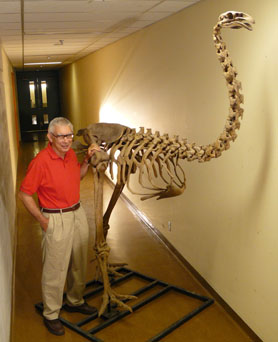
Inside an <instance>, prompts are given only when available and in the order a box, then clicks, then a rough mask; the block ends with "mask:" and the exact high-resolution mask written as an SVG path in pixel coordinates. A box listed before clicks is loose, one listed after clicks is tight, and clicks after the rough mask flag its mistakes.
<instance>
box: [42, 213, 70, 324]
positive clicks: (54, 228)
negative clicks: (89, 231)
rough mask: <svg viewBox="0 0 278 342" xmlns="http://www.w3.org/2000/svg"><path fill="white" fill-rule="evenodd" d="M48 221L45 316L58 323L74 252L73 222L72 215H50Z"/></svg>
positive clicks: (45, 241) (45, 263) (43, 288)
mask: <svg viewBox="0 0 278 342" xmlns="http://www.w3.org/2000/svg"><path fill="white" fill-rule="evenodd" d="M45 215H46V214H45ZM46 216H48V215H46ZM49 218H50V220H49V226H48V229H47V231H46V233H43V240H42V251H43V271H42V295H43V305H44V310H43V316H44V317H45V318H46V319H47V320H55V319H58V317H59V312H60V309H61V306H62V304H63V291H64V286H65V281H66V276H67V270H68V265H69V260H70V256H71V249H72V241H73V229H74V228H73V222H74V220H73V212H70V213H65V214H50V215H49Z"/></svg>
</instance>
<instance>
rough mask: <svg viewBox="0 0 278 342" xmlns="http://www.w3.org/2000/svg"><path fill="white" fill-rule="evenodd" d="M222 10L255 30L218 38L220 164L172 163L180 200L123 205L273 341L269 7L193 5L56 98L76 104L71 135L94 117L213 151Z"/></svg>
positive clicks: (93, 66)
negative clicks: (237, 89)
mask: <svg viewBox="0 0 278 342" xmlns="http://www.w3.org/2000/svg"><path fill="white" fill-rule="evenodd" d="M227 10H240V11H245V12H247V13H249V14H251V15H252V16H253V17H254V18H255V19H256V25H255V29H254V31H253V32H248V31H247V30H227V31H225V32H224V33H223V36H224V39H225V40H226V41H227V44H228V49H229V50H230V52H231V56H232V59H233V61H234V64H235V66H236V67H237V69H238V72H239V79H240V80H241V81H242V83H243V93H244V95H245V102H246V104H245V106H244V107H245V115H244V120H243V122H242V126H241V129H240V131H239V137H238V139H237V140H236V142H235V143H233V144H232V147H231V150H229V151H227V152H225V153H224V154H223V156H222V157H221V158H219V159H216V160H212V161H211V162H209V163H205V164H198V163H196V162H193V163H188V162H184V163H183V165H184V170H185V172H186V175H187V190H186V191H185V193H184V194H183V195H182V196H181V197H177V198H173V199H170V200H162V201H156V200H150V201H145V202H141V201H140V200H139V198H138V197H136V196H132V195H130V194H129V193H127V195H128V196H129V198H130V199H131V200H132V201H133V202H134V203H135V204H136V205H137V206H138V208H139V209H140V210H141V211H143V212H144V213H145V215H146V216H147V217H148V218H149V219H150V220H151V222H152V223H153V224H154V225H155V226H156V227H157V228H158V229H159V230H160V231H161V232H162V234H164V235H165V237H166V238H167V239H169V241H170V242H171V243H172V244H173V245H174V246H175V247H176V248H177V249H178V250H179V252H180V253H181V254H182V255H183V256H184V257H185V258H186V259H187V260H188V261H189V262H190V263H191V265H192V266H193V267H194V268H195V269H196V270H197V271H198V272H199V273H200V274H201V275H202V277H204V278H205V279H206V280H207V282H208V283H209V284H210V285H211V286H212V287H213V288H214V289H215V290H216V291H217V292H218V293H219V295H220V296H222V297H223V299H224V300H225V301H226V302H227V303H228V304H229V305H230V306H231V307H232V308H233V309H234V310H235V311H236V312H237V313H238V315H239V316H240V317H241V318H242V319H243V320H244V321H245V322H246V323H247V324H248V325H249V326H250V327H251V328H252V329H253V330H254V331H255V332H256V333H257V334H258V335H259V336H260V337H261V338H262V339H263V341H264V342H275V341H277V336H278V325H277V314H278V301H277V300H276V299H275V298H276V291H277V288H278V230H277V227H278V210H277V203H278V198H277V197H278V186H277V184H278V182H277V169H278V158H277V146H278V135H277V127H278V122H277V121H278V102H277V70H278V49H277V46H278V45H277V43H276V37H277V33H278V23H277V13H278V2H277V1H276V0H265V1H264V2H261V1H260V2H259V1H253V0H245V1H240V0H225V1H221V0H207V1H202V2H200V3H198V4H197V5H195V6H192V7H190V8H188V9H186V10H184V11H182V12H180V13H178V14H176V15H174V16H172V17H170V18H167V19H166V20H163V21H161V22H159V23H157V24H155V25H153V26H151V27H148V28H147V29H145V30H142V31H141V32H139V33H136V34H134V35H132V36H130V37H128V38H126V39H123V40H121V41H119V42H117V43H115V44H113V45H110V46H108V47H106V48H104V49H102V50H100V51H98V52H96V53H94V54H92V55H90V56H88V57H86V58H84V59H82V60H80V61H78V62H77V63H75V64H74V65H72V66H70V67H68V68H66V69H64V70H63V75H64V77H65V79H67V80H70V78H74V79H75V80H78V86H77V88H76V91H77V93H76V94H73V93H70V92H65V93H64V94H67V99H68V98H70V99H71V100H70V101H72V98H73V96H76V97H77V98H76V101H75V103H71V107H70V109H69V112H70V114H71V115H72V117H73V118H74V122H75V123H76V124H77V126H78V127H76V129H79V128H81V127H84V126H86V125H87V124H88V123H90V122H96V121H97V119H98V114H99V113H100V114H99V115H100V121H110V122H120V123H123V124H125V125H129V126H131V127H139V126H144V127H152V128H153V130H154V131H155V130H159V131H160V132H161V133H164V132H169V133H170V134H179V135H180V136H181V137H187V138H188V140H189V141H191V142H192V141H194V142H196V143H198V144H206V143H209V142H212V141H213V140H214V139H215V138H216V137H217V136H218V135H219V133H220V132H221V131H222V128H223V125H224V122H225V118H226V115H227V114H228V98H227V94H226V88H225V81H224V78H223V76H222V72H221V69H220V66H219V64H218V61H217V59H216V55H215V51H214V47H213V43H212V27H213V25H214V24H215V23H216V20H217V17H218V15H219V14H220V13H222V12H225V11H227ZM71 89H73V86H72V88H71ZM68 90H69V86H68ZM77 95H78V96H77ZM70 101H69V102H70ZM78 101H79V102H78ZM74 109H75V110H76V112H74ZM77 116H78V118H77ZM275 147H276V149H275ZM168 221H171V223H172V231H171V232H169V231H168V229H167V223H168ZM112 229H113V228H112Z"/></svg>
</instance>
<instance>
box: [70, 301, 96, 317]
mask: <svg viewBox="0 0 278 342" xmlns="http://www.w3.org/2000/svg"><path fill="white" fill-rule="evenodd" d="M64 309H65V310H66V311H68V312H80V313H82V314H84V315H93V314H94V313H97V308H95V307H94V306H91V305H89V304H87V303H86V302H85V303H83V304H81V305H78V306H70V305H68V304H65V305H64Z"/></svg>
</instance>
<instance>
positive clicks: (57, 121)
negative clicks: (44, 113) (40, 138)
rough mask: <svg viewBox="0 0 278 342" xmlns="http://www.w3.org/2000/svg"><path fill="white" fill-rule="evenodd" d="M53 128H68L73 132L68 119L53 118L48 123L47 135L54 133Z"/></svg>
mask: <svg viewBox="0 0 278 342" xmlns="http://www.w3.org/2000/svg"><path fill="white" fill-rule="evenodd" d="M54 126H69V127H70V129H71V131H72V132H73V125H72V123H71V122H70V121H69V120H68V119H66V118H64V117H62V116H59V117H58V118H54V119H53V120H51V121H50V123H49V125H48V133H54Z"/></svg>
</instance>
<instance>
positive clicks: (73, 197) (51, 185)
mask: <svg viewBox="0 0 278 342" xmlns="http://www.w3.org/2000/svg"><path fill="white" fill-rule="evenodd" d="M20 190H21V191H23V192H25V193H26V194H28V195H33V194H34V193H37V194H38V198H39V205H40V206H41V207H44V208H51V209H62V208H67V207H71V206H72V205H74V204H76V203H78V202H79V199H80V164H79V163H78V161H77V157H76V154H75V152H74V151H73V150H72V149H70V150H69V151H68V152H67V153H66V155H65V159H62V158H61V157H59V156H58V155H57V154H56V153H55V151H54V150H53V148H52V147H51V145H50V143H49V144H48V146H47V147H46V148H45V149H43V150H42V151H41V152H39V153H38V154H37V156H36V157H35V158H34V159H33V160H32V161H31V163H30V164H29V166H28V170H27V173H26V176H25V178H24V180H23V181H22V183H21V187H20Z"/></svg>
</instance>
